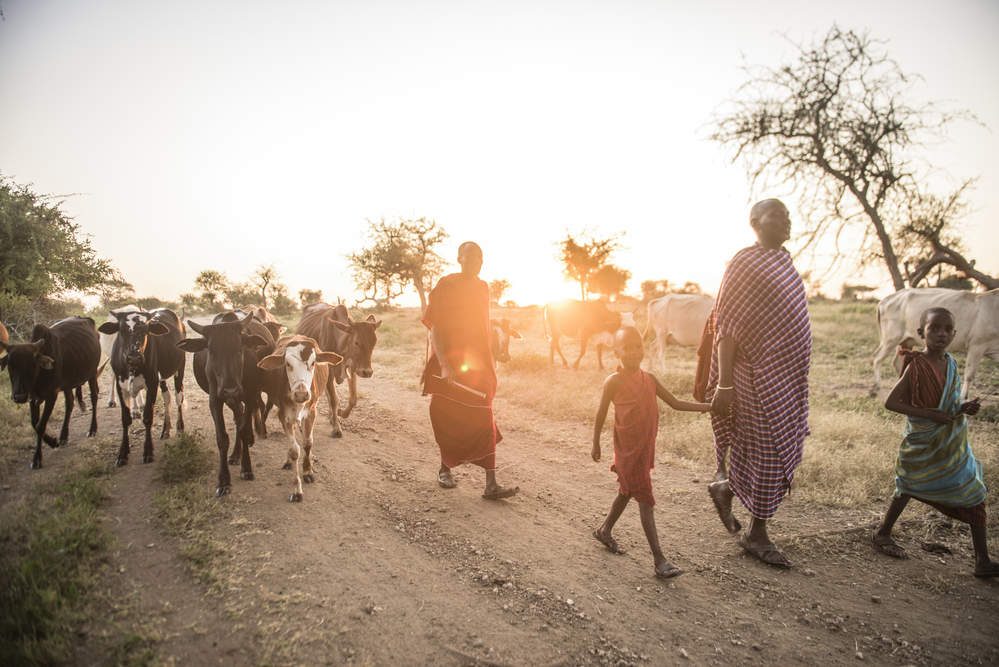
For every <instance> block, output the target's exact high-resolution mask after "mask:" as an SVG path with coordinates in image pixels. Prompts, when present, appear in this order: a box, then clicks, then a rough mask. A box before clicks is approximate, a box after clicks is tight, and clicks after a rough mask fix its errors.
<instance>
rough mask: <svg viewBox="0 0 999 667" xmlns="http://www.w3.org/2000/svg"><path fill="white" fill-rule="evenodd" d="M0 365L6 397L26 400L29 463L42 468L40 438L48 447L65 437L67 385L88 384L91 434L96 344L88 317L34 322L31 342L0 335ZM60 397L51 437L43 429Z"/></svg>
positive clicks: (69, 388)
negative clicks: (55, 433)
mask: <svg viewBox="0 0 999 667" xmlns="http://www.w3.org/2000/svg"><path fill="white" fill-rule="evenodd" d="M0 351H3V352H5V353H6V354H5V355H4V356H2V357H0V369H2V368H3V367H5V366H6V367H7V371H8V373H10V387H11V390H10V393H11V399H13V401H14V402H15V403H27V402H30V410H31V426H32V428H34V430H35V455H34V457H33V458H32V459H31V467H32V468H41V467H42V441H45V444H47V445H48V446H49V447H59V446H61V445H65V444H66V442H67V441H68V440H69V417H70V415H71V414H73V390H74V389H77V390H78V389H79V387H81V386H82V385H84V384H88V385H89V386H90V407H91V410H90V412H91V414H90V431H88V432H87V437H91V436H93V435H96V434H97V410H96V407H97V364H98V363H99V362H100V359H101V346H100V343H99V342H98V340H97V329H95V328H94V321H93V320H92V319H90V318H89V317H70V318H67V319H65V320H60V321H58V322H56V323H55V324H53V325H52V326H50V327H47V326H45V325H44V324H36V325H35V327H34V329H33V330H32V332H31V342H30V343H21V344H18V345H10V344H9V343H7V342H6V341H3V340H0ZM60 393H62V395H63V397H64V398H65V400H66V414H65V416H64V417H63V421H62V430H61V431H60V432H59V439H58V440H56V439H55V438H53V437H52V436H51V435H49V434H47V433H46V432H45V427H46V426H47V425H48V422H49V417H50V416H51V415H52V408H53V407H54V406H55V400H56V396H57V395H58V394H60Z"/></svg>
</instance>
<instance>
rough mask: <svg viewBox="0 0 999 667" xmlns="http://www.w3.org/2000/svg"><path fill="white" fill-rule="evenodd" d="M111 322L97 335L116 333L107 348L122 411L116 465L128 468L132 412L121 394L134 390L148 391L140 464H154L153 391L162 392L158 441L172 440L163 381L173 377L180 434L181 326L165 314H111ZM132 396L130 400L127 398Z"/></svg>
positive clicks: (160, 310) (167, 394)
mask: <svg viewBox="0 0 999 667" xmlns="http://www.w3.org/2000/svg"><path fill="white" fill-rule="evenodd" d="M111 315H112V316H114V318H115V319H114V321H112V322H105V323H104V324H102V325H101V326H100V328H99V329H98V331H100V332H101V333H106V334H113V333H117V334H118V335H117V336H116V337H115V341H114V345H113V346H112V348H111V370H113V371H114V375H115V379H116V387H115V390H116V391H117V392H118V401H119V403H120V405H121V446H120V447H119V449H118V459H117V461H116V463H117V465H119V466H123V465H125V464H126V463H128V453H129V443H128V427H129V426H131V425H132V411H131V407H130V405H129V403H130V401H128V400H126V397H125V392H126V391H128V392H132V391H134V390H135V387H136V385H137V384H138V385H139V386H140V387H144V388H145V390H146V402H145V405H144V406H143V408H142V423H143V425H144V426H145V427H146V435H145V441H144V442H143V445H142V462H143V463H151V462H152V460H153V435H152V428H153V412H154V411H155V409H156V391H157V388H159V390H160V391H162V392H163V430H162V432H161V433H160V438H161V439H163V438H169V437H170V392H169V390H168V389H167V383H166V381H167V379H169V378H170V377H173V386H174V390H175V392H176V394H177V431H178V432H180V431H183V430H184V365H185V362H186V361H187V359H186V357H185V356H184V352H183V350H181V349H180V348H178V347H177V343H178V342H180V341H181V340H183V339H184V338H185V336H186V332H185V329H184V324H183V323H182V322H181V321H180V319H179V318H178V317H177V314H176V313H174V312H173V311H172V310H169V309H168V308H158V309H156V310H153V311H149V312H147V311H144V310H139V311H130V312H117V311H113V310H112V311H111ZM129 395H131V394H129Z"/></svg>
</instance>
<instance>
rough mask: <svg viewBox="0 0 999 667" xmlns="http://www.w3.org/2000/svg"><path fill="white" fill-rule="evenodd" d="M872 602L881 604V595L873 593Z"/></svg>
mask: <svg viewBox="0 0 999 667" xmlns="http://www.w3.org/2000/svg"><path fill="white" fill-rule="evenodd" d="M871 602H873V603H874V604H881V596H880V595H872V596H871Z"/></svg>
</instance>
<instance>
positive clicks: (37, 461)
mask: <svg viewBox="0 0 999 667" xmlns="http://www.w3.org/2000/svg"><path fill="white" fill-rule="evenodd" d="M28 410H29V411H30V413H31V430H32V431H34V433H35V455H34V456H33V457H32V459H31V469H32V470H34V469H36V468H41V467H42V438H41V436H40V435H38V418H39V414H40V412H41V411H40V409H39V407H38V401H36V400H35V399H31V400H30V401H29V402H28Z"/></svg>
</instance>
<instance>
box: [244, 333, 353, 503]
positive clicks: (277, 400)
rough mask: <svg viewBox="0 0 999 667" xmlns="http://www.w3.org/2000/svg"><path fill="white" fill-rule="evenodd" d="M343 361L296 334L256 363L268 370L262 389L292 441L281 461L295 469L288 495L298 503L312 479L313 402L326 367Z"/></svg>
mask: <svg viewBox="0 0 999 667" xmlns="http://www.w3.org/2000/svg"><path fill="white" fill-rule="evenodd" d="M342 361H343V357H342V356H340V355H339V354H337V353H336V352H323V351H321V350H320V348H319V345H318V344H317V343H316V341H315V340H314V339H312V338H309V337H308V336H301V335H296V336H285V337H284V338H282V339H281V340H279V341H278V342H277V347H276V348H275V349H274V353H273V354H270V355H268V356H266V357H264V358H263V359H261V360H260V362H259V363H258V366H260V368H261V369H263V370H265V371H268V373H267V375H266V376H265V380H264V389H265V391H267V395H268V396H269V397H270V398H271V399H272V400H273V401H274V404H275V405H276V406H277V411H278V417H279V418H280V419H281V427H282V428H283V429H284V433H285V435H287V436H288V438H289V440H290V441H291V444H290V446H289V448H288V459H287V461H286V462H285V464H284V468H285V469H286V470H287V469H290V468H291V467H292V466H294V468H295V491H294V492H292V494H291V495H290V496H289V497H288V500H290V501H291V502H301V500H302V482H303V481H305V482H312V481H313V480H314V477H313V475H312V427H313V425H314V424H315V421H316V404H317V403H318V402H319V396H320V395H321V394H322V392H323V389H324V388H325V387H326V386H327V383H328V380H329V374H330V369H329V366H330V365H332V366H334V367H335V366H336V365H337V364H340V363H341V362H342ZM282 369H283V372H282ZM296 429H297V430H296ZM300 441H301V444H299V442H300ZM303 447H304V450H305V451H304V452H303V451H302V449H303Z"/></svg>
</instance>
